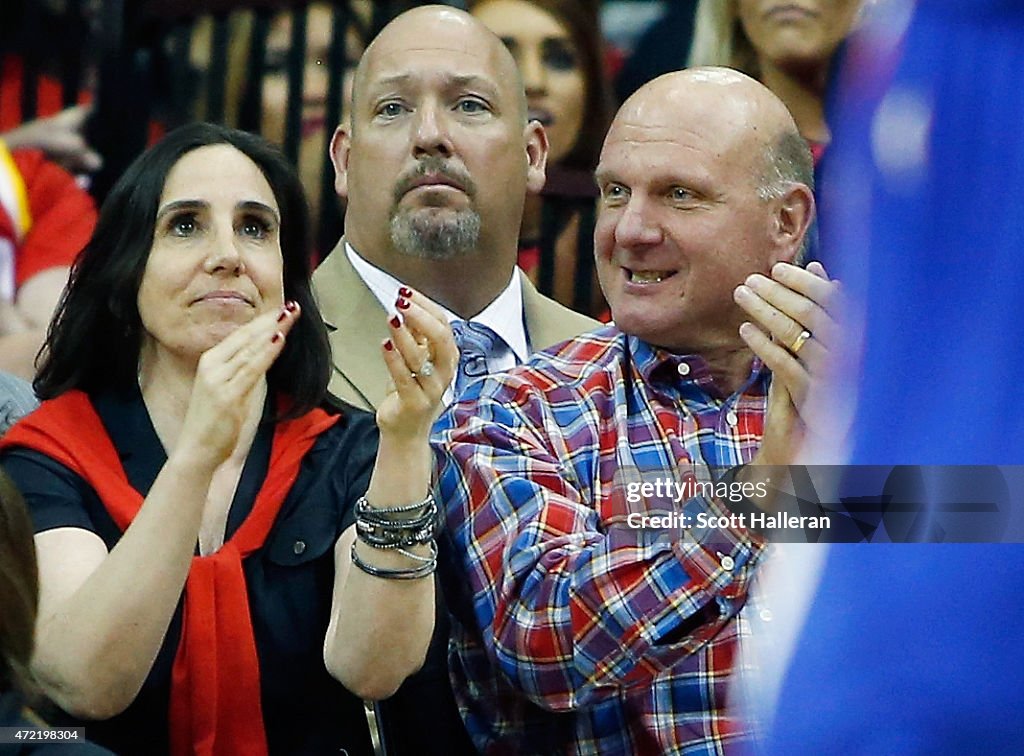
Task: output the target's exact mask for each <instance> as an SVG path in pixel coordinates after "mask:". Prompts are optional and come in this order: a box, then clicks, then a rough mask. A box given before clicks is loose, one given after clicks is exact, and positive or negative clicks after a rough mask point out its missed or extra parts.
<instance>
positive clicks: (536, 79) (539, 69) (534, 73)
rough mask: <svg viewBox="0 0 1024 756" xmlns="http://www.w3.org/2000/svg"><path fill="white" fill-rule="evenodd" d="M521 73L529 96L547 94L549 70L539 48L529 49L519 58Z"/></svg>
mask: <svg viewBox="0 0 1024 756" xmlns="http://www.w3.org/2000/svg"><path fill="white" fill-rule="evenodd" d="M519 73H520V74H522V77H523V86H524V87H525V88H526V94H527V95H538V94H546V93H547V90H548V76H547V69H546V68H545V67H544V61H543V60H542V59H541V53H540V49H539V48H538V47H529V48H527V49H526V50H524V51H523V53H522V55H520V56H519Z"/></svg>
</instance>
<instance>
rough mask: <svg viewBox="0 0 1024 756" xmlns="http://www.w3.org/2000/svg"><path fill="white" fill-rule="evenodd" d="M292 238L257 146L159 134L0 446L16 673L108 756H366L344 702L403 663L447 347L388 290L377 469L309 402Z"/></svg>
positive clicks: (430, 513)
mask: <svg viewBox="0 0 1024 756" xmlns="http://www.w3.org/2000/svg"><path fill="white" fill-rule="evenodd" d="M306 227H307V211H306V206H305V201H304V198H303V194H302V190H301V187H300V184H299V180H298V178H297V176H296V174H295V172H294V170H293V169H292V168H291V167H290V166H289V165H288V164H287V162H286V160H285V159H284V157H283V156H282V155H281V154H280V153H279V152H278V151H277V150H276V149H275V148H273V147H271V146H270V145H269V144H268V143H267V142H265V141H264V140H262V139H261V138H259V137H255V136H252V135H249V134H246V133H244V132H239V131H234V130H231V129H228V128H224V127H220V126H213V125H210V124H192V125H189V126H185V127H182V128H181V129H178V130H177V131H175V132H173V133H171V134H170V135H168V136H167V137H166V138H165V139H164V140H162V141H161V142H160V143H158V144H157V145H156V146H154V147H153V148H151V149H150V150H149V151H147V152H146V153H145V154H143V155H142V156H141V157H140V158H139V159H138V160H136V162H135V163H134V164H133V165H132V166H131V167H130V168H129V169H128V171H127V172H126V173H125V175H124V176H123V177H122V179H121V180H120V181H119V182H118V184H117V185H116V186H115V187H114V189H113V190H112V192H111V193H110V195H109V197H108V199H107V201H106V203H105V204H104V206H103V209H102V211H101V213H100V219H99V223H98V225H97V229H96V233H95V235H94V236H93V239H92V241H91V242H90V243H89V245H88V246H87V247H86V249H85V250H84V251H83V253H82V256H81V257H80V258H79V260H78V262H77V263H76V265H75V268H74V270H73V271H72V278H71V283H70V284H69V288H68V290H67V292H66V294H65V297H64V300H63V302H62V304H61V307H60V309H59V311H58V315H57V318H56V320H55V322H54V325H53V326H52V327H51V331H50V334H49V337H48V341H47V351H46V354H45V362H44V364H43V366H42V369H41V371H40V374H39V376H38V378H37V380H36V383H35V387H36V391H37V393H38V394H39V395H40V397H41V398H43V399H44V402H43V404H42V406H41V407H40V409H39V410H38V411H36V412H35V413H34V414H33V415H30V416H29V417H27V418H26V419H25V420H23V421H22V422H21V423H19V424H18V425H16V426H15V427H14V428H13V429H12V430H11V431H10V432H9V434H8V435H7V436H6V437H5V438H4V440H3V444H2V447H3V449H4V453H3V456H2V461H3V463H4V465H5V466H6V468H7V470H8V472H9V473H10V474H11V476H12V477H13V478H14V479H15V482H16V483H17V484H18V485H19V487H20V488H21V490H22V492H23V493H24V495H25V498H26V501H27V502H28V504H29V506H30V509H31V511H32V515H33V519H34V524H35V528H36V532H37V535H36V546H37V550H38V553H39V558H40V587H41V599H40V613H39V625H38V631H37V638H38V645H37V649H36V656H35V659H34V662H33V670H34V672H35V674H36V676H37V678H38V680H39V682H40V685H41V687H42V689H43V692H45V693H46V694H47V695H48V696H49V697H50V698H52V699H53V700H54V701H55V702H56V703H57V704H58V705H59V706H60V707H61V708H63V709H64V710H65V711H67V712H68V713H69V714H71V715H72V716H74V717H77V718H79V719H84V720H91V722H90V727H89V734H90V736H91V737H93V738H94V739H95V740H96V741H97V742H100V743H103V744H106V745H108V746H109V747H110V748H112V749H113V750H115V751H117V752H118V753H147V754H152V753H167V752H170V753H175V754H184V753H208V754H229V753H245V754H260V753H328V752H332V753H337V752H339V750H340V749H343V750H344V751H345V752H347V753H349V754H357V753H371V752H372V750H371V746H370V740H369V736H368V733H367V727H366V723H365V719H364V716H363V705H362V702H361V700H360V699H361V698H379V697H384V696H387V695H390V693H391V692H393V691H394V690H395V689H396V688H397V687H398V685H399V684H400V683H401V681H402V680H403V679H404V678H405V677H406V676H407V675H408V674H409V673H411V672H412V671H413V670H415V669H416V668H417V667H418V666H419V665H420V664H421V663H422V659H423V656H424V653H425V651H426V647H427V643H428V641H429V637H430V632H431V629H432V622H433V605H434V597H433V581H432V580H430V579H420V578H425V577H427V576H429V575H430V574H431V573H432V572H433V569H434V566H435V561H436V547H435V546H434V543H433V536H434V525H435V522H436V514H437V509H436V505H435V504H434V502H433V499H432V498H431V497H430V495H429V488H430V475H431V457H430V452H429V448H428V445H427V437H428V434H429V430H430V426H431V423H432V421H433V419H434V417H435V416H436V414H437V411H438V408H439V406H440V399H441V395H442V393H443V391H444V388H445V387H446V386H447V385H448V384H449V383H450V381H451V379H452V376H453V373H454V369H455V364H456V360H457V351H456V349H455V345H454V341H453V339H452V335H451V331H450V329H449V327H448V326H447V323H446V322H445V319H444V318H443V316H442V315H441V313H440V312H439V311H438V310H437V308H436V307H435V306H433V305H431V304H430V303H429V302H426V301H425V300H424V298H423V297H421V296H420V295H419V294H416V293H415V292H412V291H411V290H407V289H406V290H403V291H402V297H401V298H400V300H399V301H398V303H397V307H398V310H399V311H400V312H401V313H402V317H394V318H392V319H391V320H390V321H389V326H390V338H389V339H388V340H387V341H386V342H385V343H384V344H383V345H382V347H381V358H382V359H384V361H385V363H386V364H387V366H388V369H389V373H390V376H391V379H392V381H393V383H394V387H393V390H392V391H391V393H390V394H389V396H388V397H387V399H386V400H385V402H384V403H383V404H381V406H380V407H379V408H378V411H377V417H376V419H377V425H378V426H379V436H380V442H379V443H380V449H379V453H378V452H377V437H378V430H377V428H375V427H374V423H373V417H372V416H370V415H368V414H366V413H362V412H359V411H357V410H355V409H353V408H351V407H340V406H338V405H337V404H330V403H328V397H327V394H326V386H327V382H328V378H329V374H330V369H331V368H330V361H329V354H328V345H327V338H326V332H325V330H324V325H323V323H322V321H321V320H320V316H319V313H318V311H317V307H316V303H315V301H314V300H313V297H312V295H311V293H310V286H309V273H310V272H309V263H308V260H309V256H308V247H307V243H306ZM375 454H376V462H374V457H375ZM385 650H386V653H381V651H385Z"/></svg>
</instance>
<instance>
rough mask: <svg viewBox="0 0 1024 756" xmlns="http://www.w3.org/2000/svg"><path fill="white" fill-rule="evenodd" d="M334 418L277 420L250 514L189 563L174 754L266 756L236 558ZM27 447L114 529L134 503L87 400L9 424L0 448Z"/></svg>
mask: <svg viewBox="0 0 1024 756" xmlns="http://www.w3.org/2000/svg"><path fill="white" fill-rule="evenodd" d="M337 421H338V417H337V416H331V415H328V414H327V413H326V412H323V411H322V410H319V409H316V410H313V411H312V412H309V413H307V414H305V415H303V416H302V417H299V418H297V419H295V420H288V421H285V422H281V423H278V424H277V426H276V428H275V430H274V440H273V443H272V445H271V450H270V465H269V467H268V469H267V477H266V479H265V480H264V482H263V487H262V488H261V489H260V492H259V494H258V495H257V497H256V501H255V503H254V504H253V508H252V511H251V512H250V513H249V515H248V516H247V517H246V518H245V521H244V522H243V523H242V525H241V526H240V527H239V528H238V530H237V531H236V532H235V534H234V536H232V538H231V539H230V540H229V541H228V542H227V543H225V544H224V545H223V546H222V547H221V548H220V550H219V551H217V552H216V553H214V554H210V555H209V556H201V557H200V556H196V557H193V558H192V567H191V569H190V570H189V573H188V579H187V580H186V581H185V602H184V610H183V616H182V632H181V641H180V643H179V645H178V653H177V655H176V656H175V658H174V668H173V670H172V674H171V706H170V713H169V716H170V739H171V753H172V754H174V755H175V756H184V755H185V754H201V755H202V756H219V755H221V754H223V755H225V756H226V755H227V754H242V753H244V754H247V755H249V754H254V755H257V756H259V755H261V754H266V753H267V738H266V732H265V730H264V726H263V712H262V709H261V706H260V670H259V659H258V658H257V656H256V641H255V639H254V638H253V632H252V619H251V617H250V616H249V598H248V593H247V591H246V587H245V575H244V573H243V572H242V560H243V559H244V558H245V557H247V556H248V555H249V554H251V553H252V552H253V551H255V550H256V549H258V548H260V547H261V546H262V545H263V542H264V541H265V540H266V538H267V534H268V533H269V532H270V528H271V525H273V523H274V519H275V518H276V517H277V513H278V511H279V510H280V509H281V504H282V503H283V502H284V499H285V496H287V494H288V491H289V490H291V487H292V484H293V483H294V482H295V478H296V477H297V476H298V473H299V465H300V463H301V462H302V458H303V457H304V456H305V454H306V452H307V451H309V449H310V448H311V447H312V446H313V444H314V442H315V441H316V439H317V436H319V435H320V434H321V433H323V432H324V431H326V430H327V429H328V428H330V427H331V426H332V425H334V423H336V422H337ZM12 446H24V447H28V448H30V449H35V450H36V451H39V452H41V453H43V454H45V455H47V456H48V457H51V458H52V459H54V460H56V461H57V462H60V463H61V464H62V465H64V466H65V467H67V468H68V469H69V470H71V471H73V472H75V473H77V474H78V475H80V476H81V477H82V478H83V479H84V480H85V481H86V482H87V483H88V484H89V485H90V486H92V488H93V490H94V491H96V494H97V495H98V496H99V498H100V500H101V501H102V502H103V506H104V507H106V509H107V511H108V512H109V513H110V516H111V517H112V518H113V519H114V522H115V523H117V526H118V527H119V528H121V530H122V531H124V530H126V529H127V528H128V526H129V525H131V522H132V520H133V519H134V518H135V515H136V514H137V513H138V511H139V508H140V507H141V506H142V501H143V497H142V495H141V494H140V493H139V492H138V491H136V490H135V489H134V488H132V486H131V484H130V483H129V482H128V478H127V476H126V475H125V471H124V467H123V466H122V465H121V460H120V457H119V456H118V453H117V450H116V449H115V448H114V444H113V443H112V442H111V440H110V437H109V436H108V435H107V432H106V429H105V428H104V427H103V423H102V421H101V420H100V418H99V416H98V415H97V414H96V410H94V409H93V406H92V403H91V402H90V401H89V398H88V397H87V396H86V395H85V394H84V393H82V392H81V391H68V392H67V393H64V394H62V395H61V396H59V397H57V398H56V399H51V400H49V401H46V402H43V404H42V406H40V408H39V409H38V410H36V411H35V412H33V413H32V414H31V415H29V416H28V417H26V418H25V419H23V420H22V421H21V422H20V423H18V424H17V425H16V426H15V427H14V428H12V429H11V430H10V431H9V432H8V433H7V435H6V436H5V437H4V439H3V441H2V442H0V449H4V448H7V447H12Z"/></svg>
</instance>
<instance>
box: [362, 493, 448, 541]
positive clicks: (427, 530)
mask: <svg viewBox="0 0 1024 756" xmlns="http://www.w3.org/2000/svg"><path fill="white" fill-rule="evenodd" d="M426 501H427V504H426V507H427V508H426V511H424V512H423V514H421V515H420V516H419V517H416V518H413V519H409V520H393V519H391V518H389V517H382V516H380V511H372V509H371V508H370V506H369V504H368V503H366V499H365V497H364V498H362V499H360V501H359V502H357V504H356V535H357V536H358V537H359V540H361V541H363V542H364V543H366V544H367V545H369V546H373V547H374V548H378V549H396V548H405V547H409V546H416V545H419V544H424V543H430V542H431V541H433V540H434V538H435V537H436V536H437V533H438V531H439V529H440V521H439V519H438V516H437V504H436V503H435V502H434V499H433V497H432V496H431V497H428V498H427V500H426Z"/></svg>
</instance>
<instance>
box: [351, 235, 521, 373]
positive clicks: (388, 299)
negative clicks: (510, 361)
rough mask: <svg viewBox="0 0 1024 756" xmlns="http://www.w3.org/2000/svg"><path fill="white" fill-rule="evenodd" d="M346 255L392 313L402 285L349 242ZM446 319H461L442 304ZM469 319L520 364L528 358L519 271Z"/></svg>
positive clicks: (371, 289) (450, 320)
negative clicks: (489, 332)
mask: <svg viewBox="0 0 1024 756" xmlns="http://www.w3.org/2000/svg"><path fill="white" fill-rule="evenodd" d="M345 255H346V256H347V257H348V260H349V262H350V263H351V264H352V267H353V268H355V271H356V273H357V274H358V275H359V277H360V278H361V279H363V283H365V284H366V286H367V288H369V289H370V291H371V292H373V295H374V296H375V297H376V298H377V301H378V302H380V304H381V306H382V307H383V308H384V309H385V310H387V312H388V313H389V314H391V313H394V312H395V300H396V299H398V289H399V287H401V286H403V284H402V282H401V281H399V280H398V279H397V278H395V277H394V276H393V275H391V274H390V273H388V272H386V271H384V270H381V269H380V268H378V267H376V266H375V265H372V264H370V263H369V262H367V261H366V260H365V259H363V258H362V257H361V256H360V255H359V253H358V252H356V251H355V249H354V248H353V247H352V245H351V244H349V243H348V241H346V242H345ZM438 307H440V308H441V309H442V310H443V311H444V314H445V317H447V318H448V322H449V323H450V322H452V321H453V320H461V318H459V317H458V316H457V315H456V314H455V313H453V312H452V311H451V310H449V309H448V308H447V307H445V306H444V305H441V304H438ZM470 320H471V321H472V322H474V323H479V324H480V325H485V326H487V327H488V328H490V329H491V330H492V331H494V332H495V333H496V334H498V336H499V337H501V340H502V341H504V342H505V343H506V344H508V346H509V348H510V349H511V350H512V352H513V353H514V354H515V356H516V358H517V360H518V361H519V362H525V361H526V359H527V357H529V356H530V348H529V344H528V343H527V340H526V325H525V321H524V320H523V284H522V281H521V280H520V279H519V274H518V271H516V270H513V272H512V275H511V277H510V280H509V282H508V286H506V287H505V288H504V290H503V291H502V292H501V294H499V295H498V296H497V297H495V299H494V301H492V302H491V303H490V304H489V305H487V307H485V308H484V309H483V310H482V311H481V312H480V313H479V314H478V315H476V316H475V317H473V318H470Z"/></svg>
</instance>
